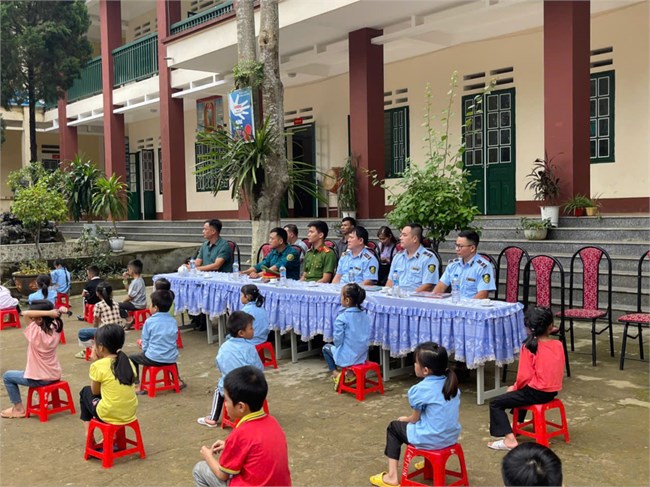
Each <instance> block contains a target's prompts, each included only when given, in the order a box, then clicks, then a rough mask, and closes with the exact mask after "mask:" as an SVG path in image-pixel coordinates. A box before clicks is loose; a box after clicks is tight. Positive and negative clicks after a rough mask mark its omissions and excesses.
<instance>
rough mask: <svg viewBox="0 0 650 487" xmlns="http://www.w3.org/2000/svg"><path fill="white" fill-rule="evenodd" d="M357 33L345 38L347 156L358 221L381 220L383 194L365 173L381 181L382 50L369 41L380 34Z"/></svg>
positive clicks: (374, 32) (382, 124)
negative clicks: (353, 168) (354, 167)
mask: <svg viewBox="0 0 650 487" xmlns="http://www.w3.org/2000/svg"><path fill="white" fill-rule="evenodd" d="M382 32H383V31H381V30H376V29H368V28H366V29H360V30H356V31H354V32H350V33H349V34H348V44H349V53H350V54H349V63H350V146H351V147H350V153H351V154H352V156H354V157H357V158H358V163H359V169H358V171H357V181H358V185H359V186H358V188H359V192H358V194H357V217H358V218H381V217H383V216H384V190H383V189H381V188H380V187H379V186H373V185H372V184H370V180H369V179H368V177H367V175H366V174H365V170H370V171H376V173H377V176H378V177H379V178H382V179H383V178H384V175H385V172H386V171H385V167H384V143H383V140H384V49H383V46H381V45H377V46H375V45H373V44H372V43H371V40H372V38H373V37H377V36H379V35H381V34H382Z"/></svg>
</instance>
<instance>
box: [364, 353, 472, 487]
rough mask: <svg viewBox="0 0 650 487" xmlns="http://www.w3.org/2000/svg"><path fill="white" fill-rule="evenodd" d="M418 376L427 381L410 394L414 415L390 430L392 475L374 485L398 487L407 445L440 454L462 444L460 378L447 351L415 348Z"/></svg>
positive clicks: (383, 476) (388, 447)
mask: <svg viewBox="0 0 650 487" xmlns="http://www.w3.org/2000/svg"><path fill="white" fill-rule="evenodd" d="M413 355H414V357H415V375H416V376H417V377H423V378H424V379H423V380H422V381H420V382H418V383H417V384H415V385H414V386H413V387H411V388H410V389H409V391H408V399H409V403H410V405H411V407H412V408H413V412H412V413H411V415H410V416H400V417H399V418H397V421H392V422H391V423H390V424H389V425H388V429H387V430H386V449H385V450H384V455H386V456H387V457H388V473H386V472H381V473H379V474H377V475H373V476H372V477H370V483H371V484H372V485H377V486H380V487H385V486H387V485H388V486H390V485H398V484H399V476H398V472H397V464H398V463H399V456H400V450H401V447H402V444H403V443H409V444H412V445H413V446H415V447H416V448H418V449H420V450H440V449H442V448H447V447H449V446H451V445H454V444H455V443H457V442H458V436H459V435H460V423H459V422H458V410H459V408H460V391H459V390H458V378H457V377H456V374H455V373H454V372H453V371H452V370H449V360H448V356H447V350H446V349H445V348H444V347H442V346H440V345H438V344H437V343H433V342H424V343H421V344H420V345H418V346H417V347H416V348H415V352H414V353H413Z"/></svg>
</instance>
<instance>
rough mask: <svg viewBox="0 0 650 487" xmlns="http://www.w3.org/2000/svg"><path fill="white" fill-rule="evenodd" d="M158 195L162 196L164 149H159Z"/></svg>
mask: <svg viewBox="0 0 650 487" xmlns="http://www.w3.org/2000/svg"><path fill="white" fill-rule="evenodd" d="M158 193H160V194H162V149H161V148H160V147H158Z"/></svg>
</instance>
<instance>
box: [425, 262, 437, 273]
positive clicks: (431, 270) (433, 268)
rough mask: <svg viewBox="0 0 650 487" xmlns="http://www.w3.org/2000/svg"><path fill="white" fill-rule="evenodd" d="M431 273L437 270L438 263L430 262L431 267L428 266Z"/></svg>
mask: <svg viewBox="0 0 650 487" xmlns="http://www.w3.org/2000/svg"><path fill="white" fill-rule="evenodd" d="M427 269H428V270H429V272H430V273H432V274H433V273H434V272H436V265H435V264H429V267H427Z"/></svg>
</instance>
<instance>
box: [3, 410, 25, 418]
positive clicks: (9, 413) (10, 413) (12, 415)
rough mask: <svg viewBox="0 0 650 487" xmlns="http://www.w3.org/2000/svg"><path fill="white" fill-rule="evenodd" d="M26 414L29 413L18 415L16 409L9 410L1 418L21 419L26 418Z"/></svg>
mask: <svg viewBox="0 0 650 487" xmlns="http://www.w3.org/2000/svg"><path fill="white" fill-rule="evenodd" d="M26 414H27V411H24V412H22V413H18V412H16V411H15V410H14V408H7V409H5V410H4V411H2V412H1V413H0V417H2V418H7V419H19V418H24V417H25V415H26Z"/></svg>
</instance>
